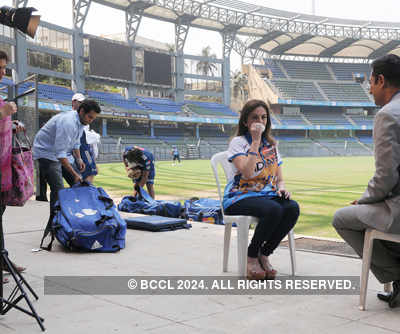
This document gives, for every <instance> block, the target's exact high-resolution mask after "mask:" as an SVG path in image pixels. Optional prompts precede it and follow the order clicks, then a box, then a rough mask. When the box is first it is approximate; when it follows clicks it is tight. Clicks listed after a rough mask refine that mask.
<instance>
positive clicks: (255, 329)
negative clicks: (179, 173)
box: [0, 201, 400, 334]
mask: <svg viewBox="0 0 400 334" xmlns="http://www.w3.org/2000/svg"><path fill="white" fill-rule="evenodd" d="M47 217H48V204H47V203H43V202H34V201H30V202H29V203H28V204H27V205H26V206H25V207H23V208H7V211H6V214H5V217H4V230H5V241H6V247H7V249H8V251H9V253H10V257H11V259H13V260H15V262H16V263H17V264H19V265H24V266H27V267H28V270H27V272H26V274H25V278H26V279H27V281H28V282H29V283H30V284H31V286H32V287H33V288H34V289H35V291H36V293H37V294H38V295H39V300H38V301H34V302H33V304H34V306H35V307H36V310H37V312H38V313H39V314H40V315H41V316H42V317H44V318H45V323H44V324H45V326H46V328H47V331H46V332H47V333H57V334H62V333H68V334H70V333H73V334H78V333H82V334H83V333H84V334H92V333H93V334H94V333H95V334H100V333H105V334H109V333H124V334H125V333H149V334H155V333H161V334H167V333H208V334H209V333H338V332H340V333H341V334H345V333H363V334H368V333H373V334H381V333H382V334H384V333H400V308H398V309H389V308H388V306H387V305H385V303H383V302H380V301H379V300H377V298H376V292H377V291H378V290H380V289H381V288H382V287H381V285H380V284H379V283H378V282H377V281H376V279H375V278H374V277H373V276H371V277H370V282H369V291H368V298H367V310H366V311H364V312H361V311H359V310H358V296H354V295H352V296H351V295H350V296H340V295H334V296H331V295H329V296H323V295H314V296H311V295H309V296H295V295H293V296H292V295H290V296H289V295H229V294H227V295H218V296H216V295H200V296H196V295H186V296H184V295H180V296H176V295H175V296H173V295H169V296H162V295H111V294H110V295H62V296H60V295H44V287H43V285H44V284H43V282H44V276H46V275H55V276H61V275H77V276H81V275H88V276H107V275H112V276H142V275H152V276H159V275H187V276H206V275H210V276H211V275H213V276H216V275H222V243H223V230H224V228H223V226H218V225H210V224H203V223H193V228H192V229H191V230H179V231H174V232H161V233H151V232H144V231H136V230H128V232H127V238H126V239H127V247H126V248H125V249H124V250H122V251H120V252H118V253H114V254H88V253H68V252H65V251H63V249H62V248H61V247H59V245H58V242H56V243H55V244H56V247H55V248H54V250H53V251H52V252H46V251H41V252H32V249H33V248H38V246H39V242H40V239H41V236H42V234H43V228H44V226H45V222H46V220H47ZM235 236H236V231H234V232H233V240H232V244H231V257H230V268H229V271H230V272H229V273H228V274H229V275H235V274H236V269H237V265H236V263H237V262H236V261H237V258H236V238H235ZM271 262H272V263H273V265H274V266H275V267H276V269H277V270H278V271H279V273H280V274H282V275H285V274H288V273H289V272H290V257H289V251H288V249H285V248H279V249H278V250H277V251H276V252H275V253H274V255H273V256H272V257H271ZM297 262H298V275H305V276H307V275H309V276H311V275H320V276H323V275H327V276H340V275H345V276H349V275H354V276H357V275H359V274H360V271H361V261H360V260H358V259H352V258H346V257H338V256H329V255H321V254H316V253H308V252H301V251H299V252H297ZM12 285H13V284H11V283H9V284H7V285H5V286H4V288H5V290H6V292H9V291H10V288H11V287H12ZM228 293H229V292H228ZM23 304H25V303H22V302H21V305H23ZM0 333H1V334H9V333H40V329H39V326H38V325H37V323H36V321H35V320H34V319H33V318H31V317H29V316H27V315H25V314H23V313H22V312H19V311H16V310H11V311H10V312H9V313H8V314H7V315H5V316H0Z"/></svg>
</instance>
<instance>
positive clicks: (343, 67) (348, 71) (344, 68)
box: [328, 63, 371, 81]
mask: <svg viewBox="0 0 400 334" xmlns="http://www.w3.org/2000/svg"><path fill="white" fill-rule="evenodd" d="M328 66H329V67H330V68H331V69H332V71H333V73H334V74H335V77H336V79H337V80H344V81H346V80H347V81H353V80H354V73H361V74H364V77H365V78H366V79H368V73H369V72H370V71H371V69H370V66H369V65H368V64H349V63H330V64H328Z"/></svg>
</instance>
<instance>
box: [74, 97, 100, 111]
mask: <svg viewBox="0 0 400 334" xmlns="http://www.w3.org/2000/svg"><path fill="white" fill-rule="evenodd" d="M81 109H83V112H84V113H85V114H88V113H90V112H91V111H92V110H93V111H94V112H96V113H98V114H100V113H101V109H100V106H99V105H98V104H97V102H96V101H95V100H88V99H86V100H83V102H82V103H81V105H80V106H79V108H78V113H79V112H80V111H81Z"/></svg>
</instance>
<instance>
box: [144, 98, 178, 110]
mask: <svg viewBox="0 0 400 334" xmlns="http://www.w3.org/2000/svg"><path fill="white" fill-rule="evenodd" d="M138 101H139V102H140V103H141V104H142V105H143V106H145V107H147V109H148V110H152V111H153V112H160V113H181V112H182V103H177V102H174V101H172V100H168V99H156V98H150V97H139V98H138Z"/></svg>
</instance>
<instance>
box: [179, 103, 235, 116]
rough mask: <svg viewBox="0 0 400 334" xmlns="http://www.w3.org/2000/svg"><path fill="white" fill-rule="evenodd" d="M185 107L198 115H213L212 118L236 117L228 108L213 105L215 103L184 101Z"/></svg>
mask: <svg viewBox="0 0 400 334" xmlns="http://www.w3.org/2000/svg"><path fill="white" fill-rule="evenodd" d="M185 104H186V106H187V107H188V108H189V109H190V111H192V112H194V113H196V114H198V115H210V116H211V115H213V116H224V117H225V116H231V117H232V116H234V117H237V116H238V114H237V113H236V112H234V111H232V110H231V109H230V108H229V107H227V106H225V105H223V104H219V103H215V102H200V101H190V100H186V101H185Z"/></svg>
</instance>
